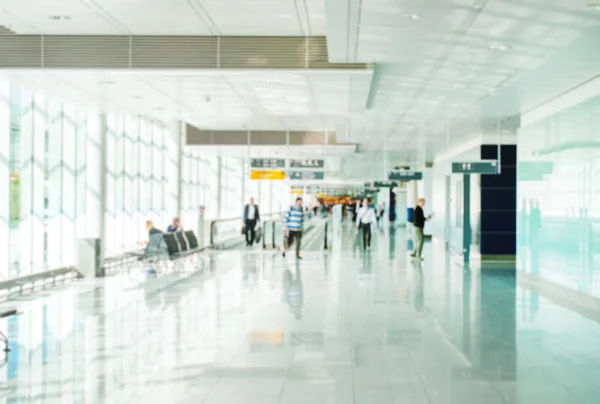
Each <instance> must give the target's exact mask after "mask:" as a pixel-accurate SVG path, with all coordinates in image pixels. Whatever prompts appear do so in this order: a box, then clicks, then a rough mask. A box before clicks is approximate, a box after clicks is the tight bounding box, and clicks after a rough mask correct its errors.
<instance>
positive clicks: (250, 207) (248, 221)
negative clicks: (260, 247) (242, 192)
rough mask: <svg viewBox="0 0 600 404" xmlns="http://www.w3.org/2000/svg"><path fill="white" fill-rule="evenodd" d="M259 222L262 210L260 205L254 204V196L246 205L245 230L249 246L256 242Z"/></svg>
mask: <svg viewBox="0 0 600 404" xmlns="http://www.w3.org/2000/svg"><path fill="white" fill-rule="evenodd" d="M258 222H260V211H259V209H258V205H255V204H254V198H250V203H249V204H247V205H246V206H245V207H244V232H245V234H246V245H247V246H248V247H250V246H252V244H254V238H255V237H256V225H257V224H258Z"/></svg>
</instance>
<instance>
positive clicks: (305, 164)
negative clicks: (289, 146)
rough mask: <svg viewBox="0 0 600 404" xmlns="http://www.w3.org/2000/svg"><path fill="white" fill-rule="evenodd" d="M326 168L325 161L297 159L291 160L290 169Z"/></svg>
mask: <svg viewBox="0 0 600 404" xmlns="http://www.w3.org/2000/svg"><path fill="white" fill-rule="evenodd" d="M324 167H325V160H320V159H319V160H316V159H304V160H297V159H291V160H290V168H324Z"/></svg>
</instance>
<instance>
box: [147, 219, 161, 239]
mask: <svg viewBox="0 0 600 404" xmlns="http://www.w3.org/2000/svg"><path fill="white" fill-rule="evenodd" d="M146 230H148V237H150V236H151V235H153V234H162V231H160V230H158V229H157V228H156V227H154V223H152V220H146Z"/></svg>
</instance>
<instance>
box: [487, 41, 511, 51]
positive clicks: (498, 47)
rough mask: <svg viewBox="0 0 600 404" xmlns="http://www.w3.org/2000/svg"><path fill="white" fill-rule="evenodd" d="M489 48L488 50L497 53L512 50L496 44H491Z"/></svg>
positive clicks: (506, 46)
mask: <svg viewBox="0 0 600 404" xmlns="http://www.w3.org/2000/svg"><path fill="white" fill-rule="evenodd" d="M489 48H490V50H493V51H498V52H504V51H508V50H511V49H512V48H511V47H510V46H509V45H504V44H497V43H494V44H491V45H490V46H489Z"/></svg>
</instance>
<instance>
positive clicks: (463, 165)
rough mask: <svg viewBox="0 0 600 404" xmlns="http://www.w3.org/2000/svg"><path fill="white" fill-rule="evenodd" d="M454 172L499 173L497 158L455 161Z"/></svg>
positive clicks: (453, 164) (453, 163)
mask: <svg viewBox="0 0 600 404" xmlns="http://www.w3.org/2000/svg"><path fill="white" fill-rule="evenodd" d="M452 173H453V174H499V172H498V162H497V161H496V160H488V161H486V160H478V161H453V162H452Z"/></svg>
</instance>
